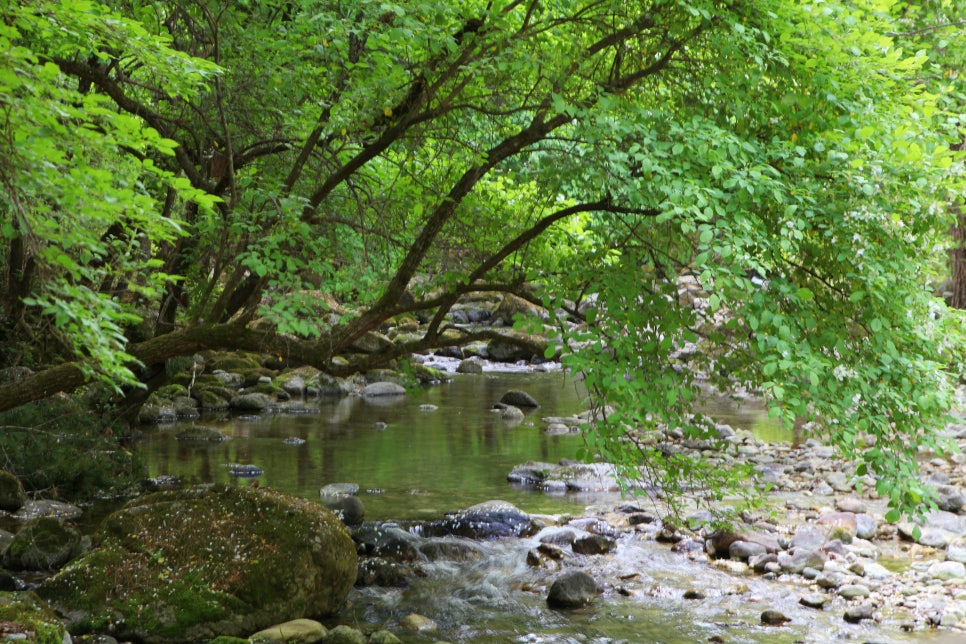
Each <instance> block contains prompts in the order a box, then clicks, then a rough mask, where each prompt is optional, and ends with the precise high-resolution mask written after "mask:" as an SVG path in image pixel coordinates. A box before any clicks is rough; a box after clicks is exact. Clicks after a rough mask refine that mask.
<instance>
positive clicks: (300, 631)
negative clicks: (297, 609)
mask: <svg viewBox="0 0 966 644" xmlns="http://www.w3.org/2000/svg"><path fill="white" fill-rule="evenodd" d="M327 632H328V631H327V630H326V628H325V626H323V625H322V624H320V623H318V622H317V621H315V620H313V619H293V620H291V621H288V622H285V623H282V624H276V625H275V626H270V627H268V628H265V629H262V630H260V631H258V632H257V633H255V634H254V635H252V636H251V637H249V638H248V639H249V640H250V641H252V642H258V641H270V642H293V643H294V644H311V643H312V642H318V641H319V640H321V639H322V638H324V637H325V635H326V633H327Z"/></svg>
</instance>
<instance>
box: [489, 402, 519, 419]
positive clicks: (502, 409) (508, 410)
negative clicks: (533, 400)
mask: <svg viewBox="0 0 966 644" xmlns="http://www.w3.org/2000/svg"><path fill="white" fill-rule="evenodd" d="M494 409H495V410H496V411H497V413H499V414H500V418H502V419H503V420H506V421H510V422H520V421H522V420H523V419H524V418H526V417H527V415H526V414H524V413H523V410H522V409H520V408H519V407H514V406H513V405H505V404H503V403H498V404H497V406H495V407H494Z"/></svg>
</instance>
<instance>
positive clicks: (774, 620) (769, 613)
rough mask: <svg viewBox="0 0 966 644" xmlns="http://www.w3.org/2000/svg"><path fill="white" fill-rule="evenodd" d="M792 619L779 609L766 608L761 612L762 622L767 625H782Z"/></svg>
mask: <svg viewBox="0 0 966 644" xmlns="http://www.w3.org/2000/svg"><path fill="white" fill-rule="evenodd" d="M790 621H791V619H790V618H788V617H787V616H786V615H785V614H784V613H782V612H780V611H777V610H771V609H769V610H765V611H762V613H761V623H762V624H765V625H766V626H781V625H783V624H787V623H788V622H790Z"/></svg>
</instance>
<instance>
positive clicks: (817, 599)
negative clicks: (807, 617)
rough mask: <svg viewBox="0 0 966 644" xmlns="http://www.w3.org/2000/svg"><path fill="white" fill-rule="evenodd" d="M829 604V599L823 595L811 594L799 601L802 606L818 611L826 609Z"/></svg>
mask: <svg viewBox="0 0 966 644" xmlns="http://www.w3.org/2000/svg"><path fill="white" fill-rule="evenodd" d="M828 602H829V599H828V597H827V596H826V595H823V594H821V593H811V594H808V595H805V596H803V597H802V598H801V599H799V600H798V603H799V604H801V605H802V606H805V607H807V608H815V609H818V610H822V609H824V608H825V604H827V603H828Z"/></svg>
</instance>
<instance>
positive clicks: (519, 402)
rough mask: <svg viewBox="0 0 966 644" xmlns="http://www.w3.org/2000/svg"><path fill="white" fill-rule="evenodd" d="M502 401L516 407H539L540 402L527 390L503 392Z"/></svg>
mask: <svg viewBox="0 0 966 644" xmlns="http://www.w3.org/2000/svg"><path fill="white" fill-rule="evenodd" d="M500 402H501V403H503V404H504V405H512V406H514V407H539V406H540V403H538V402H537V401H536V400H534V398H533V396H531V395H530V394H528V393H527V392H525V391H516V390H510V391H508V392H506V393H505V394H503V397H502V398H500Z"/></svg>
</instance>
